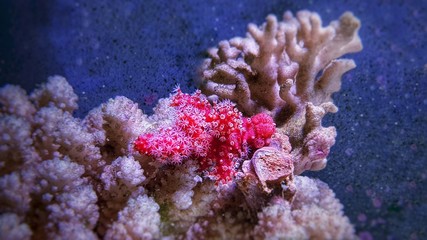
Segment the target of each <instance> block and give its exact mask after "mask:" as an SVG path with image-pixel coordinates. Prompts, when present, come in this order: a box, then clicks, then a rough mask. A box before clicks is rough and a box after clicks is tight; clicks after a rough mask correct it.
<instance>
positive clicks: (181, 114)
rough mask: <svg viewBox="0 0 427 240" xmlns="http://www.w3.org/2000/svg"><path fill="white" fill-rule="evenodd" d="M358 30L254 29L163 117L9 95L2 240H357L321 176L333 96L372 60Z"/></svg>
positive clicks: (288, 18)
mask: <svg viewBox="0 0 427 240" xmlns="http://www.w3.org/2000/svg"><path fill="white" fill-rule="evenodd" d="M359 27H360V22H359V20H358V19H357V18H356V17H354V16H353V15H352V14H351V13H348V12H347V13H344V14H343V15H342V16H341V17H340V19H339V20H337V21H333V22H331V23H330V24H329V25H328V26H326V27H323V26H322V22H321V19H320V17H319V15H317V14H316V13H314V12H309V11H300V12H298V13H297V14H296V16H293V15H292V14H291V13H290V12H286V13H285V14H284V15H283V18H282V20H280V21H279V20H278V19H277V18H276V17H275V16H273V15H270V16H268V17H267V21H266V23H264V24H262V25H261V26H259V27H258V26H255V25H253V24H250V25H249V27H248V34H247V36H246V37H244V38H242V37H236V38H233V39H231V40H228V41H222V42H220V43H219V45H218V47H216V48H212V49H210V50H209V58H207V59H206V60H205V61H204V63H203V65H202V66H201V80H200V82H199V83H200V90H197V91H196V92H195V93H193V94H187V93H183V92H182V91H181V90H180V89H179V88H177V90H176V91H175V92H174V93H172V94H171V95H170V97H168V98H164V99H160V100H159V102H158V104H157V106H156V107H155V108H154V114H153V115H151V116H147V115H145V114H144V113H143V112H142V110H141V109H139V107H138V104H137V103H135V102H133V101H132V100H130V99H128V98H126V97H124V96H117V97H115V98H114V99H110V100H108V101H107V102H105V103H102V104H100V105H99V106H98V107H96V108H95V109H93V110H91V111H90V112H89V113H88V115H87V116H86V117H85V118H83V119H79V118H75V117H74V116H73V111H74V110H75V109H77V107H78V106H77V101H78V97H77V95H76V94H75V93H74V91H73V88H72V86H71V85H70V84H69V83H68V82H67V80H66V79H65V78H63V77H60V76H53V77H50V78H49V79H48V81H47V83H45V84H43V85H41V86H40V87H39V88H37V89H35V90H34V91H33V92H32V93H31V94H29V95H27V93H26V92H25V91H24V90H23V89H22V88H20V87H19V86H14V85H6V86H4V87H3V88H1V89H0V104H1V106H0V131H1V135H0V239H101V238H102V239H355V238H356V236H355V232H354V228H353V226H352V224H351V223H350V221H349V219H348V218H347V217H346V216H345V215H344V212H343V206H342V205H341V203H340V202H339V200H338V199H337V198H335V194H334V193H333V192H332V190H331V189H330V188H329V187H328V185H327V184H326V183H323V182H321V181H320V180H318V179H311V178H308V177H304V176H300V174H301V173H302V172H304V171H308V170H321V169H323V168H324V167H325V166H326V163H327V156H328V154H329V152H330V150H331V147H332V145H334V143H335V137H336V129H335V128H334V127H332V126H331V127H323V126H322V118H323V117H324V116H325V115H326V114H327V113H329V112H332V113H334V112H336V111H337V110H338V109H337V107H336V106H335V105H334V103H333V101H332V98H331V95H332V94H333V93H335V92H337V91H338V90H339V89H340V85H341V77H342V75H343V74H344V73H345V72H347V71H349V70H350V69H352V68H354V67H355V63H354V62H353V60H350V59H340V57H341V56H343V55H345V54H347V53H353V52H357V51H360V50H361V49H362V44H361V40H360V38H359V36H358V29H359Z"/></svg>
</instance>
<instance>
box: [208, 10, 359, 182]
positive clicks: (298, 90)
mask: <svg viewBox="0 0 427 240" xmlns="http://www.w3.org/2000/svg"><path fill="white" fill-rule="evenodd" d="M359 26H360V22H359V20H358V19H357V18H355V17H354V16H353V15H352V14H351V13H349V12H347V13H344V14H343V15H342V16H341V18H340V19H339V21H333V22H331V23H330V24H329V26H327V27H322V21H321V19H320V17H319V15H317V14H316V13H313V12H309V11H300V12H298V13H297V15H296V17H294V16H293V15H292V14H291V13H290V12H286V13H285V14H284V16H283V21H281V22H278V21H277V18H276V17H275V16H273V15H269V16H268V17H267V22H266V23H265V24H263V25H262V26H261V27H259V28H258V27H257V26H255V25H254V24H250V25H249V27H248V36H247V37H246V38H240V37H237V38H233V39H231V40H229V41H222V42H220V43H219V46H218V48H212V49H210V51H209V58H208V59H206V60H205V62H204V64H203V66H202V81H201V84H200V87H201V89H202V92H203V93H205V94H206V95H208V96H209V99H211V100H217V99H230V100H232V101H235V102H236V103H237V106H238V108H239V109H240V110H241V111H243V112H244V113H245V114H247V115H252V114H255V113H259V112H270V114H271V115H272V116H273V118H274V119H275V121H276V123H277V124H278V126H280V127H281V129H280V131H283V132H284V134H286V135H288V136H289V138H290V142H291V144H292V147H293V153H292V154H293V155H294V161H295V172H296V173H297V174H299V173H301V172H303V171H304V170H319V169H321V168H323V167H324V166H325V164H326V158H325V157H326V156H327V155H328V153H329V149H330V147H331V146H332V145H333V144H334V140H333V139H334V138H335V134H336V133H335V129H334V128H333V127H330V128H323V127H322V126H321V120H322V117H323V116H324V115H325V114H326V113H328V112H336V111H337V108H336V106H335V105H334V104H333V103H332V99H331V95H332V94H333V93H334V92H337V91H338V90H339V89H340V86H341V76H342V75H343V74H344V73H345V72H347V71H349V70H350V69H352V68H354V67H355V66H356V65H355V63H354V61H353V60H349V59H337V58H339V57H341V56H342V55H344V54H347V53H352V52H358V51H360V50H361V49H362V44H361V41H360V38H359V36H358V29H359Z"/></svg>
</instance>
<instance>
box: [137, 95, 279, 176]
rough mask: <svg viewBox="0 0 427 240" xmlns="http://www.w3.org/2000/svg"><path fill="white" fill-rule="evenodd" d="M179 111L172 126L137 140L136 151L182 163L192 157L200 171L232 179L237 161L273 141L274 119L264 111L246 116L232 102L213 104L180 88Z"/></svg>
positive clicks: (176, 106)
mask: <svg viewBox="0 0 427 240" xmlns="http://www.w3.org/2000/svg"><path fill="white" fill-rule="evenodd" d="M171 107H173V108H174V109H175V110H176V119H174V120H175V121H174V122H173V124H172V126H170V127H165V128H161V129H158V130H157V131H156V132H153V133H146V134H143V135H141V136H139V137H138V139H137V140H136V141H135V150H137V151H138V152H140V153H141V154H145V155H148V156H151V157H153V158H155V159H156V160H158V161H160V162H162V163H173V164H178V163H181V162H182V161H183V160H184V159H187V158H190V157H193V158H195V159H197V160H198V162H199V169H200V171H203V172H205V173H206V174H207V175H208V176H210V177H212V178H214V179H216V180H218V181H220V182H226V181H229V180H231V178H232V177H233V175H234V173H235V172H236V164H237V160H238V159H241V158H243V157H245V156H247V155H248V154H249V149H251V150H256V149H258V148H261V147H263V146H265V145H268V144H269V143H270V138H271V136H272V135H273V133H274V132H275V125H274V122H273V119H272V118H271V117H270V116H269V115H267V114H264V113H260V114H257V115H255V116H253V117H251V118H245V117H243V116H242V113H241V112H239V111H238V110H237V109H236V108H235V104H234V103H232V102H230V101H222V102H219V103H214V104H213V105H211V104H210V103H209V102H208V101H207V100H206V97H205V96H204V95H203V94H201V93H200V91H196V93H194V94H192V95H189V94H185V93H182V92H181V90H180V89H178V90H177V91H176V93H175V94H174V95H173V96H172V101H171Z"/></svg>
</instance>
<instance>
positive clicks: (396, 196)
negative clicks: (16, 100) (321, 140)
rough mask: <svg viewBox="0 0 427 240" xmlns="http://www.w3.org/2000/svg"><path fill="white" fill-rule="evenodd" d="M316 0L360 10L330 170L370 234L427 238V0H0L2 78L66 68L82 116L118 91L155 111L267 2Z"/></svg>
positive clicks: (281, 7)
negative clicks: (359, 48)
mask: <svg viewBox="0 0 427 240" xmlns="http://www.w3.org/2000/svg"><path fill="white" fill-rule="evenodd" d="M305 8H307V9H309V10H313V11H317V12H318V13H319V14H320V15H321V16H322V18H323V21H324V23H328V22H329V21H331V20H334V19H337V18H338V17H339V16H340V15H341V14H342V13H343V12H344V11H346V10H350V11H352V12H353V13H354V14H355V15H356V16H358V17H359V18H360V19H361V21H362V28H361V30H360V35H361V38H362V40H363V45H364V50H363V52H361V53H357V54H353V55H351V56H350V57H352V58H354V59H355V61H356V62H357V64H358V67H357V68H356V69H354V70H353V71H351V73H349V74H347V75H345V77H344V79H343V85H342V91H341V92H340V93H337V94H335V95H334V100H335V102H336V104H337V106H338V107H339V108H340V111H339V112H338V113H337V114H335V115H329V116H328V117H327V118H326V125H334V126H336V127H337V130H338V137H337V143H336V145H335V146H334V147H333V148H332V151H331V154H330V157H329V163H328V167H327V168H326V169H325V170H323V171H321V172H318V173H310V174H309V175H311V176H316V177H319V178H320V179H322V180H323V181H325V182H327V183H328V184H329V185H330V186H331V187H332V189H334V191H335V192H336V195H337V197H338V198H339V199H340V200H341V201H342V203H343V204H344V206H345V212H346V214H347V215H348V216H349V217H350V219H351V221H352V222H353V223H354V224H355V226H356V230H357V231H358V233H359V234H360V236H361V237H362V238H365V239H369V238H370V237H374V238H378V239H387V238H388V239H409V238H413V239H426V238H427V232H426V231H427V230H426V228H425V227H424V226H423V225H424V224H425V223H427V188H426V187H424V186H425V185H426V184H427V168H426V166H427V150H426V149H427V141H426V138H427V130H426V129H427V47H426V46H427V43H426V39H427V24H426V23H427V1H391V0H390V1H367V0H366V1H350V0H347V1H336V2H331V1H279V0H270V1H263V0H250V1H228V0H227V1H226V0H221V1H212V0H210V1H195V0H190V1H119V0H115V1H82V0H78V1H68V0H64V1H51V0H47V1H30V0H15V1H13V0H3V1H1V2H0V27H1V34H0V85H4V84H5V83H15V84H20V85H22V86H24V87H25V88H26V89H27V90H31V89H32V88H34V86H36V85H37V84H38V83H41V82H43V81H45V80H46V79H47V76H49V75H53V74H60V75H63V76H65V77H66V78H67V79H68V80H69V82H70V84H71V85H72V86H73V87H74V88H75V91H76V93H77V94H78V95H79V96H80V100H79V105H80V108H79V110H78V112H77V113H76V114H77V116H80V117H81V116H84V115H85V114H86V113H87V112H88V111H89V110H90V109H92V108H93V107H96V106H97V105H99V104H100V103H101V102H104V101H106V100H107V99H108V98H110V97H114V96H116V95H125V96H127V97H129V98H131V99H132V100H134V101H137V102H138V103H139V104H140V106H141V108H143V109H144V111H145V112H147V113H151V108H152V107H153V106H154V104H155V103H156V101H157V99H158V98H160V97H165V96H168V94H169V92H170V91H171V90H172V89H173V88H174V86H175V85H176V84H178V83H179V84H180V85H181V88H182V89H183V91H185V92H190V91H193V90H194V89H195V84H194V79H195V78H196V74H195V72H196V70H197V67H198V66H199V64H200V62H201V60H202V59H203V58H204V56H205V50H206V49H207V48H209V47H212V46H215V45H216V44H217V43H218V42H219V41H220V40H224V39H229V38H232V37H234V36H244V34H245V32H246V26H247V24H248V23H250V22H254V23H257V24H260V23H262V22H263V21H264V19H265V17H266V16H267V14H269V13H274V14H276V15H281V14H282V13H283V12H284V11H285V10H291V11H293V12H295V11H297V10H300V9H305Z"/></svg>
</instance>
